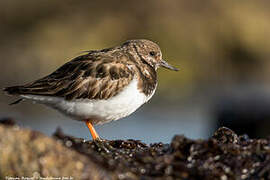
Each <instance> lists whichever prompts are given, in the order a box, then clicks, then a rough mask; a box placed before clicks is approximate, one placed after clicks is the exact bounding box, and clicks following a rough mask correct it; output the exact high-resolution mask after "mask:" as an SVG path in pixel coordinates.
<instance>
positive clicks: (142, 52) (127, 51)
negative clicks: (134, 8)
mask: <svg viewBox="0 0 270 180" xmlns="http://www.w3.org/2000/svg"><path fill="white" fill-rule="evenodd" d="M159 67H164V68H167V69H170V70H174V71H177V70H178V69H176V68H175V67H172V66H171V65H169V64H168V63H167V62H166V61H164V60H163V59H162V54H161V50H160V48H159V46H158V45H157V44H156V43H154V42H152V41H149V40H144V39H139V40H129V41H126V42H125V43H123V44H122V45H120V46H116V47H113V48H108V49H103V50H94V51H87V52H86V54H84V55H81V56H78V57H76V58H74V59H72V60H71V61H69V62H67V63H66V64H64V65H63V66H61V67H60V68H59V69H57V70H56V71H55V72H53V73H51V74H49V75H48V76H45V77H43V78H41V79H38V80H36V81H33V82H31V83H28V84H25V85H22V86H12V87H7V88H5V89H4V91H6V92H7V93H8V94H9V95H17V96H19V97H21V98H20V99H19V100H18V101H16V102H14V103H12V104H17V103H19V102H20V101H21V100H23V99H27V100H31V101H34V102H37V103H40V104H45V105H47V106H49V107H52V108H54V109H57V110H58V111H60V112H62V113H63V114H65V115H67V116H69V117H71V118H73V119H76V120H79V121H84V122H85V123H86V125H87V126H88V128H89V130H90V133H91V135H92V137H93V139H94V140H96V139H99V136H98V134H97V132H96V131H95V129H94V127H93V125H96V124H104V123H107V122H110V121H113V120H118V119H121V118H123V117H126V116H128V115H130V114H131V113H133V112H134V111H135V110H136V109H138V108H139V107H140V106H141V105H142V104H144V103H146V102H147V101H148V100H149V99H150V98H151V97H152V96H153V94H154V92H155V90H156V87H157V72H156V71H157V69H158V68H159Z"/></svg>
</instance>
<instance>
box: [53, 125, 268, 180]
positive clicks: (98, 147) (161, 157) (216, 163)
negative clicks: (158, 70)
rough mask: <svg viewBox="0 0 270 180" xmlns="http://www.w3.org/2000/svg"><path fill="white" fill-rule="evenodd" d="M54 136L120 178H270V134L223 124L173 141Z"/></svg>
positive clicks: (175, 138)
mask: <svg viewBox="0 0 270 180" xmlns="http://www.w3.org/2000/svg"><path fill="white" fill-rule="evenodd" d="M54 138H56V139H58V140H60V141H62V142H63V143H64V144H65V145H66V146H67V147H68V148H72V149H74V150H75V151H77V152H79V153H81V154H84V155H85V156H87V157H88V158H89V159H91V161H94V162H96V163H97V164H99V165H101V167H103V168H104V169H106V170H108V171H113V172H116V173H117V174H118V178H119V179H137V178H139V179H188V180H193V179H220V180H227V179H228V180H231V179H252V180H256V179H258V180H262V179H270V139H249V138H248V136H247V135H242V136H237V135H236V134H235V133H234V132H233V131H232V130H230V129H227V128H220V129H219V130H217V131H216V132H215V134H214V135H213V136H212V138H210V139H208V140H191V139H187V138H185V137H184V136H178V135H176V136H175V137H174V138H173V140H172V141H171V143H170V144H163V143H155V144H151V145H146V144H144V143H142V142H140V141H137V140H115V141H106V140H103V141H102V142H93V141H85V140H83V139H79V138H74V137H71V136H68V135H65V134H63V132H61V130H58V131H57V132H55V134H54Z"/></svg>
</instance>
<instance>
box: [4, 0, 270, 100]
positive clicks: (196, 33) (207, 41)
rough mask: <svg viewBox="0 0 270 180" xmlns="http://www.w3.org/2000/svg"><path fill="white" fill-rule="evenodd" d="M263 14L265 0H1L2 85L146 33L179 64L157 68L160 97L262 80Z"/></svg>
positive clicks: (269, 8)
mask: <svg viewBox="0 0 270 180" xmlns="http://www.w3.org/2000/svg"><path fill="white" fill-rule="evenodd" d="M269 18H270V2H269V1H267V0H261V1H251V0H245V1H232V0H229V1H214V0H210V1H195V0H180V1H176V0H175V1H164V0H148V1H120V0H116V1H104V0H100V1H74V0H65V1H46V0H28V1H20V0H11V1H0V22H1V24H0V39H1V43H0V52H1V72H2V73H1V76H0V82H1V86H2V85H3V86H9V85H14V84H16V83H25V82H28V81H31V80H34V79H36V78H39V77H41V76H44V75H46V74H48V73H50V72H51V71H53V70H55V69H56V68H57V67H58V66H60V65H61V64H63V63H64V62H66V61H68V60H70V59H71V58H72V57H74V56H77V55H79V53H80V52H81V51H84V50H91V49H102V48H106V47H110V46H115V45H118V44H120V43H122V42H123V41H125V40H127V39H138V38H145V39H150V40H153V41H155V42H157V43H158V44H159V45H160V46H161V48H162V50H163V56H164V59H166V60H167V61H168V62H170V63H171V64H173V65H175V66H177V67H179V68H180V69H181V71H179V72H178V73H174V72H168V71H165V70H160V74H159V79H160V86H159V88H160V90H159V93H160V94H163V95H164V94H165V92H169V94H170V96H171V97H172V98H174V99H180V98H185V97H189V96H192V95H193V94H194V93H197V92H200V91H203V90H204V89H207V88H211V87H215V86H217V87H218V88H223V87H225V86H230V85H231V84H233V83H235V82H250V81H262V82H265V83H267V81H268V77H270V76H269V75H270V61H269V60H268V59H269V56H270V54H269V47H270V36H269V34H270V23H269V22H270V21H269Z"/></svg>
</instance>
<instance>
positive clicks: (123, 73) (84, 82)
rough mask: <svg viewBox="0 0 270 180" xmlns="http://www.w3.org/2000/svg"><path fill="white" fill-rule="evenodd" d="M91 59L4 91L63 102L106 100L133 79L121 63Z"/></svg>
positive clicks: (85, 58) (69, 65) (82, 59)
mask: <svg viewBox="0 0 270 180" xmlns="http://www.w3.org/2000/svg"><path fill="white" fill-rule="evenodd" d="M91 57H92V56H89V55H88V56H87V55H84V56H80V57H77V58H75V59H73V60H72V61H70V62H68V63H66V64H64V65H63V66H61V67H60V68H59V69H57V70H56V71H55V72H53V73H51V74H50V75H48V76H46V77H44V78H41V79H39V80H37V81H34V82H32V83H28V84H26V85H23V86H13V87H8V88H5V89H4V90H5V91H7V92H8V93H9V94H13V95H26V94H31V95H44V96H58V97H64V98H65V99H66V100H74V99H80V98H88V99H108V98H110V97H112V96H115V95H116V94H118V93H119V92H120V91H121V90H122V89H123V88H124V87H125V86H127V85H128V84H129V83H130V81H131V80H132V79H133V75H134V73H133V71H132V70H131V69H130V67H129V68H128V66H127V64H125V63H123V61H121V62H120V61H117V60H116V59H113V58H111V59H110V58H106V59H105V60H106V61H103V60H102V57H96V58H91Z"/></svg>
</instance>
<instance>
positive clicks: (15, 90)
mask: <svg viewBox="0 0 270 180" xmlns="http://www.w3.org/2000/svg"><path fill="white" fill-rule="evenodd" d="M20 89H21V86H11V87H6V88H4V89H3V91H4V92H6V93H8V94H10V95H18V94H20Z"/></svg>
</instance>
